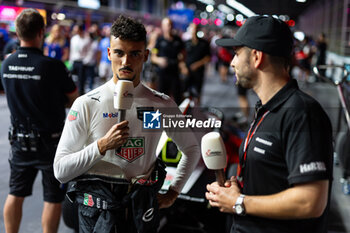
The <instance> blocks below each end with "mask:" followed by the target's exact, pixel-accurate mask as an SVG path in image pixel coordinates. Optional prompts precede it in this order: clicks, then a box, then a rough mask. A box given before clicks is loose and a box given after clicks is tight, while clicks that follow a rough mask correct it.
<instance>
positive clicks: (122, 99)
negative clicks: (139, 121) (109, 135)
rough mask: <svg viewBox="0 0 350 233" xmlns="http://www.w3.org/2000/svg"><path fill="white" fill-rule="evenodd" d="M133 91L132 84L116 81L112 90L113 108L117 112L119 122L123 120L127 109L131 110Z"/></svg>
mask: <svg viewBox="0 0 350 233" xmlns="http://www.w3.org/2000/svg"><path fill="white" fill-rule="evenodd" d="M133 91H134V84H133V82H132V81H129V80H118V82H117V84H116V85H115V88H114V108H115V109H117V110H118V115H119V120H118V123H119V122H122V121H124V120H125V113H126V110H127V109H130V108H131V105H132V102H133V100H134V98H133Z"/></svg>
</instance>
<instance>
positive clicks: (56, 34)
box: [44, 24, 69, 62]
mask: <svg viewBox="0 0 350 233" xmlns="http://www.w3.org/2000/svg"><path fill="white" fill-rule="evenodd" d="M44 54H45V55H46V56H49V57H52V58H56V59H58V60H61V61H63V62H65V61H67V60H68V58H69V46H68V41H67V40H66V38H65V37H64V35H63V31H62V28H61V26H60V25H59V24H54V25H53V26H52V27H51V31H50V34H49V36H48V37H46V39H45V43H44Z"/></svg>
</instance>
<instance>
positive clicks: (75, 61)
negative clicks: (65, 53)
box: [69, 24, 90, 95]
mask: <svg viewBox="0 0 350 233" xmlns="http://www.w3.org/2000/svg"><path fill="white" fill-rule="evenodd" d="M73 32H74V33H75V35H74V36H73V37H72V38H71V40H70V45H69V46H70V52H69V62H70V64H71V65H72V70H71V71H72V74H75V75H77V76H78V88H79V94H80V95H83V94H84V93H85V81H86V75H85V73H84V64H83V59H84V57H85V56H86V53H87V46H88V44H89V40H90V39H89V37H88V35H87V34H85V31H84V27H83V25H81V24H77V25H75V26H74V27H73Z"/></svg>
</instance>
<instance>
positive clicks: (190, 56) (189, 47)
mask: <svg viewBox="0 0 350 233" xmlns="http://www.w3.org/2000/svg"><path fill="white" fill-rule="evenodd" d="M185 49H186V65H187V66H190V65H191V64H193V63H194V62H196V61H199V60H201V59H203V58H204V57H205V56H210V46H209V43H208V42H207V41H206V40H204V39H201V38H199V39H198V43H197V44H193V43H192V40H188V41H186V42H185ZM204 68H205V67H204V66H202V67H200V68H199V69H200V70H201V71H204Z"/></svg>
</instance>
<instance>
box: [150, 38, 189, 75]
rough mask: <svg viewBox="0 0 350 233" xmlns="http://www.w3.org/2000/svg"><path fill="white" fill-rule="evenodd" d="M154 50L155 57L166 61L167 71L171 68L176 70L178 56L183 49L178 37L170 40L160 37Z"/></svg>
mask: <svg viewBox="0 0 350 233" xmlns="http://www.w3.org/2000/svg"><path fill="white" fill-rule="evenodd" d="M155 49H156V51H157V56H159V57H166V58H167V59H168V67H167V68H168V69H169V68H173V69H175V70H177V66H178V55H179V54H180V53H181V51H182V50H183V49H184V43H183V42H182V40H181V38H180V37H178V36H174V37H173V39H172V40H167V39H165V38H164V37H163V36H160V37H159V38H158V39H157V42H156V45H155Z"/></svg>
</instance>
